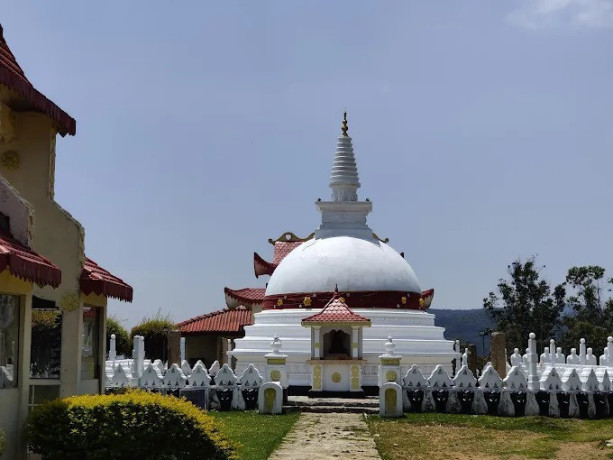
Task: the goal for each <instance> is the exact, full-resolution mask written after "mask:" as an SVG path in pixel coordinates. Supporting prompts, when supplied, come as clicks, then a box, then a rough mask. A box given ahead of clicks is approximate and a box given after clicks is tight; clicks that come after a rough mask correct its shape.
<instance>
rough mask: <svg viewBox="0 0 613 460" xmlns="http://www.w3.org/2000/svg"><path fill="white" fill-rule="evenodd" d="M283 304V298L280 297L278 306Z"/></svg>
mask: <svg viewBox="0 0 613 460" xmlns="http://www.w3.org/2000/svg"><path fill="white" fill-rule="evenodd" d="M281 305H283V299H281V298H279V300H277V307H280V306H281Z"/></svg>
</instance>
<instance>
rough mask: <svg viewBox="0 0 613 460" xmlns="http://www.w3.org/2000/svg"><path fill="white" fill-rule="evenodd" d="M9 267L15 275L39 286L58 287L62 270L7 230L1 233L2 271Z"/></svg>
mask: <svg viewBox="0 0 613 460" xmlns="http://www.w3.org/2000/svg"><path fill="white" fill-rule="evenodd" d="M6 268H8V269H9V270H10V271H11V274H12V275H13V276H16V277H18V278H21V279H23V280H26V281H31V282H32V283H36V284H38V285H39V286H52V287H54V288H56V287H58V286H59V285H60V283H61V282H62V272H61V270H60V269H59V268H58V267H56V266H55V265H54V264H53V263H51V262H50V261H49V260H48V259H46V258H45V257H43V256H41V255H39V254H37V253H35V252H34V251H32V250H31V249H29V248H27V247H26V246H24V245H23V244H21V243H20V242H19V241H17V240H16V239H14V238H13V236H12V235H10V234H9V233H7V232H1V233H0V272H2V271H4V270H5V269H6Z"/></svg>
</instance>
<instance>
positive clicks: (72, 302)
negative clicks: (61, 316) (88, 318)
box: [60, 292, 81, 311]
mask: <svg viewBox="0 0 613 460" xmlns="http://www.w3.org/2000/svg"><path fill="white" fill-rule="evenodd" d="M80 304H81V297H80V296H79V294H77V293H76V292H67V293H66V294H64V295H63V296H62V298H61V299H60V307H61V308H62V310H64V311H75V310H76V309H77V308H79V305H80Z"/></svg>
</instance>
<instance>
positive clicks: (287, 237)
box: [268, 232, 315, 246]
mask: <svg viewBox="0 0 613 460" xmlns="http://www.w3.org/2000/svg"><path fill="white" fill-rule="evenodd" d="M314 236H315V232H313V233H311V234H310V235H308V236H307V237H306V238H300V237H299V236H296V234H294V233H292V232H285V233H284V234H283V235H281V236H280V237H279V238H277V239H276V240H273V239H272V238H268V242H269V243H270V244H272V245H273V246H274V245H275V243H277V242H279V243H304V242H305V241H308V240H310V239H311V238H313V237H314Z"/></svg>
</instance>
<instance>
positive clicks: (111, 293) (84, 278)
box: [79, 257, 133, 302]
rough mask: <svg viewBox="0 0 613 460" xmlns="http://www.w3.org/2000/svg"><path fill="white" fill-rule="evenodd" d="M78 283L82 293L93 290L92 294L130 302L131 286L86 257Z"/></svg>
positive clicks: (88, 292)
mask: <svg viewBox="0 0 613 460" xmlns="http://www.w3.org/2000/svg"><path fill="white" fill-rule="evenodd" d="M79 283H80V285H81V291H83V293H84V294H90V293H92V292H93V293H94V294H98V295H104V296H106V297H114V298H116V299H119V300H125V301H126V302H132V295H133V289H132V286H130V285H129V284H127V283H125V282H124V281H123V280H121V279H119V278H117V277H116V276H115V275H113V274H111V273H110V272H109V271H107V270H105V269H104V268H102V267H100V266H99V265H98V264H97V263H96V262H94V261H93V260H91V259H88V258H87V257H86V258H85V263H84V264H83V270H82V271H81V277H80V278H79Z"/></svg>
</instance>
